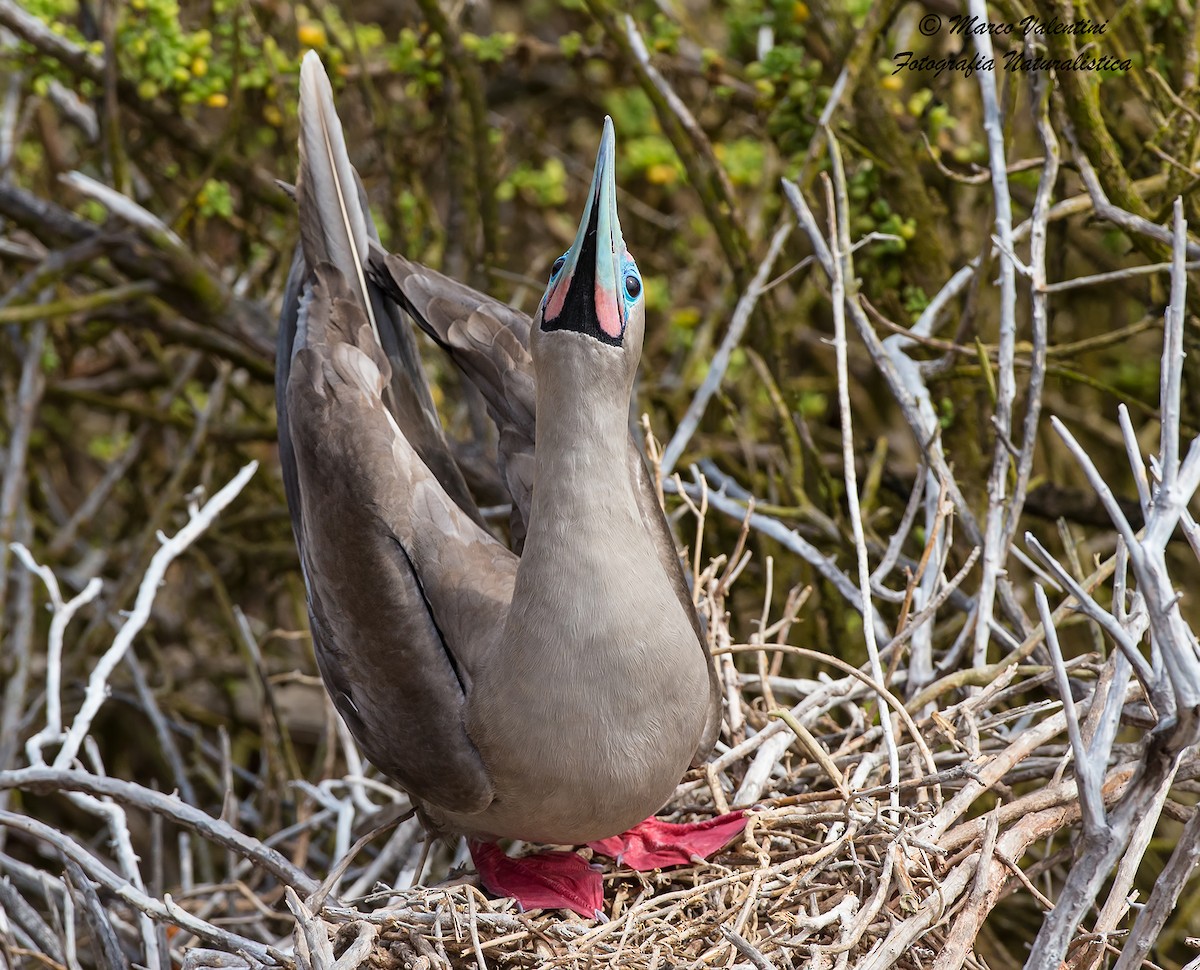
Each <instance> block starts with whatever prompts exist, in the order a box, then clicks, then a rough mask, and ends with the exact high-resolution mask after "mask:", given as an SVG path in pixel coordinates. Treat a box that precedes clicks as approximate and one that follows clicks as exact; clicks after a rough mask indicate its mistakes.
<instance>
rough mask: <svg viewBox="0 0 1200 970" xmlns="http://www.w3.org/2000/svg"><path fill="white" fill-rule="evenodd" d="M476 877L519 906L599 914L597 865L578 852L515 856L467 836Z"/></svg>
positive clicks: (601, 891)
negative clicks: (510, 898) (477, 874)
mask: <svg viewBox="0 0 1200 970" xmlns="http://www.w3.org/2000/svg"><path fill="white" fill-rule="evenodd" d="M467 846H468V847H469V848H470V850H471V859H472V860H473V861H474V863H475V870H476V871H477V872H478V873H479V880H480V882H482V883H483V885H484V887H485V888H487V890H488V891H489V892H491V893H493V894H495V895H497V896H510V897H512V898H513V899H515V900H516V901H517V903H518V904H519V905H520V906H521V908H522V909H570V910H574V911H575V912H576V913H578V914H579V915H580V916H585V917H587V918H588V919H593V918H596V917H598V916H601V915H602V914H601V907H602V906H603V904H604V883H603V881H602V879H601V878H600V873H599V871H598V870H597V868H594V867H593V866H592V865H590V864H589V863H588V861H587V860H586V859H584V858H583V856H581V855H579V853H577V852H539V853H538V854H536V855H528V856H522V857H521V858H519V859H514V858H512V857H511V856H509V855H507V854H505V852H504V850H503V849H501V848H500V846H498V845H496V843H495V842H481V841H478V840H476V839H468V840H467Z"/></svg>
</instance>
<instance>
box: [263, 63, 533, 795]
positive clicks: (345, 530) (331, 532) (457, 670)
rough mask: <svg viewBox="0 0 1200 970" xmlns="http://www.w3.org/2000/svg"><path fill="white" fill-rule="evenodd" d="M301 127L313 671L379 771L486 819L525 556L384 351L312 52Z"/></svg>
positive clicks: (284, 339)
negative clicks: (494, 704) (488, 718)
mask: <svg viewBox="0 0 1200 970" xmlns="http://www.w3.org/2000/svg"><path fill="white" fill-rule="evenodd" d="M301 122H302V124H301V128H302V135H301V166H300V178H299V179H298V182H297V200H298V203H299V206H300V216H301V239H302V248H303V253H302V255H300V256H298V258H297V259H296V260H295V261H294V263H293V267H292V275H291V277H290V278H289V280H288V287H287V295H286V300H285V305H284V312H283V315H282V317H281V321H280V359H279V362H278V364H277V374H276V397H277V403H278V406H279V430H280V458H281V463H282V466H283V473H284V480H285V484H286V486H287V492H288V505H289V508H290V510H291V513H292V521H293V525H294V527H295V532H296V539H297V544H298V546H299V549H300V557H301V564H302V567H303V570H304V578H305V584H306V586H307V588H308V598H309V615H310V619H311V622H312V632H313V643H314V648H315V651H316V656H317V662H318V665H319V667H320V669H321V673H322V676H323V678H324V680H325V683H326V686H327V687H328V689H329V692H330V694H331V696H332V697H333V700H334V703H335V704H336V705H337V708H338V711H339V712H340V713H341V715H342V717H343V718H344V719H345V721H346V723H347V724H348V725H349V726H350V728H351V730H352V732H353V733H354V735H355V737H356V738H357V740H358V742H359V744H361V745H362V747H363V749H364V752H365V753H366V754H367V756H368V757H369V758H370V759H371V760H372V761H373V762H374V763H375V764H376V765H377V766H378V767H379V768H380V769H381V770H383V771H384V772H386V773H387V774H388V775H389V776H391V777H393V778H395V779H396V780H397V781H398V782H400V783H401V784H402V785H404V787H405V788H407V789H408V790H409V791H410V792H411V793H412V794H413V795H414V796H415V797H417V798H418V799H421V800H424V801H428V802H432V803H433V804H435V805H438V806H440V807H443V808H445V809H448V810H452V811H455V812H476V811H480V810H482V809H483V808H485V807H486V806H487V805H488V804H489V803H490V801H491V798H492V789H491V781H490V779H489V777H488V775H487V772H486V770H485V768H484V766H483V764H482V762H481V760H480V758H479V755H478V752H477V751H476V749H475V747H474V745H473V743H472V742H471V739H470V738H469V737H468V735H467V733H466V730H465V728H464V725H463V704H464V698H465V695H466V693H467V691H468V690H469V688H470V683H471V677H472V671H473V670H475V669H477V664H478V663H479V659H480V657H481V656H482V655H483V654H484V653H486V651H487V649H488V648H489V647H490V646H491V644H492V643H494V642H495V640H496V639H497V637H498V635H499V632H500V630H502V629H503V624H504V621H505V618H506V616H507V611H508V607H509V603H510V601H511V598H512V584H513V579H514V577H515V574H516V563H517V560H516V557H515V556H514V555H513V554H512V553H510V552H509V551H508V550H506V549H504V548H503V547H502V546H500V544H499V543H497V542H496V540H495V539H493V538H492V537H491V536H490V535H488V534H487V533H486V532H485V531H484V530H483V529H482V528H481V527H480V526H479V525H478V524H477V523H476V522H475V521H474V519H473V518H472V516H471V514H470V511H471V510H473V508H474V507H473V505H470V499H469V496H466V491H465V488H463V489H462V494H463V495H464V496H466V503H467V505H466V507H464V503H463V500H462V498H460V497H457V496H454V495H453V494H452V492H454V491H456V486H455V484H454V480H453V477H452V476H451V477H448V478H443V475H445V474H446V469H445V461H447V460H449V453H448V450H446V449H445V448H444V445H445V440H444V438H442V437H441V433H440V428H436V429H435V426H436V415H435V414H434V413H433V411H432V404H431V403H430V402H429V395H428V388H427V387H426V386H425V384H424V376H423V375H422V374H421V373H420V368H419V365H418V364H417V362H416V357H415V353H411V354H409V353H407V352H406V351H404V350H403V349H402V348H401V346H400V344H399V343H393V346H392V348H391V352H390V353H387V354H385V352H384V347H385V346H387V342H388V341H387V338H384V344H383V345H382V346H381V343H380V338H381V337H383V334H384V333H386V332H387V328H388V326H389V324H388V322H387V319H386V316H385V313H387V312H391V313H395V312H396V308H395V307H391V306H387V305H386V304H387V301H384V300H382V299H381V298H380V296H379V294H378V293H377V292H375V293H372V290H371V287H370V286H369V284H368V282H367V280H366V278H365V275H364V273H363V271H362V264H361V262H360V261H359V260H360V259H361V258H362V257H363V256H365V253H366V250H367V248H368V246H369V237H370V231H369V217H368V216H367V215H366V211H365V209H364V207H363V206H362V204H361V200H360V197H359V194H358V190H357V184H356V181H355V176H354V173H353V169H352V168H351V167H350V164H349V160H348V157H347V156H346V152H345V146H344V143H343V142H342V135H341V129H340V126H339V125H338V123H337V118H336V115H335V114H334V113H333V105H332V97H331V94H330V92H329V88H328V82H327V80H326V79H325V77H324V73H323V71H322V70H321V68H320V62H319V60H316V59H315V55H313V56H312V57H310V58H307V59H306V60H305V64H304V67H303V69H302V73H301ZM377 307H379V308H380V309H379V311H378V312H377V311H376V308H377ZM395 319H397V320H399V318H398V317H396V318H395ZM400 322H401V323H402V322H403V321H400ZM396 339H397V340H402V338H401V337H396ZM408 339H409V341H410V342H411V335H409V338H408ZM409 350H411V347H410V348H409ZM393 362H397V369H399V370H401V371H403V372H404V373H402V374H401V375H399V380H397V379H394V378H396V377H397V375H395V374H394V372H393ZM405 382H411V383H407V384H406V383H405ZM435 431H436V433H435ZM460 481H461V480H460Z"/></svg>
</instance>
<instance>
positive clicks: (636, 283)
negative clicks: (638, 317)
mask: <svg viewBox="0 0 1200 970" xmlns="http://www.w3.org/2000/svg"><path fill="white" fill-rule="evenodd" d="M625 292H626V293H628V294H629V299H631V300H636V299H637V297H638V294H639V293H641V292H642V281H641V280H639V279H638V278H637V277H636V276H634V275H633V274H632V273H630V274H629V275H628V276H626V277H625Z"/></svg>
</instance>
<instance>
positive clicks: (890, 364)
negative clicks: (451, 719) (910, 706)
mask: <svg viewBox="0 0 1200 970" xmlns="http://www.w3.org/2000/svg"><path fill="white" fill-rule="evenodd" d="M783 191H784V194H785V195H786V196H787V198H788V202H790V203H791V206H792V209H793V210H794V211H795V213H796V218H797V219H798V220H799V222H800V228H802V229H803V230H804V232H805V234H806V235H807V236H808V238H809V241H810V242H811V243H812V246H813V250H814V251H815V252H816V255H817V260H818V262H820V264H821V267H822V268H823V269H824V270H825V275H826V276H828V277H829V278H830V279H832V278H833V255H832V253H831V252H830V250H829V245H828V243H827V242H826V241H825V238H824V237H823V236H822V235H821V231H820V228H819V227H818V225H817V220H816V218H815V217H814V216H813V214H812V210H811V209H810V208H809V207H808V202H807V201H806V200H805V198H804V195H803V193H801V191H800V189H799V188H798V187H797V186H796V185H795V184H794V183H792V182H789V181H787V180H786V179H785V180H784V181H783ZM846 309H847V310H848V311H849V314H850V319H851V320H852V321H853V322H854V326H855V329H856V330H857V331H858V334H859V337H860V338H861V339H862V341H863V343H864V344H865V345H866V347H867V351H868V352H869V353H870V355H871V360H872V361H873V362H874V364H875V366H876V368H877V369H878V370H879V372H880V374H882V375H883V378H884V380H885V381H886V382H887V385H888V390H889V391H890V392H891V395H892V398H893V400H895V401H896V403H897V404H898V405H899V406H900V410H901V412H902V413H903V414H904V419H905V421H906V422H907V423H908V426H909V428H910V429H911V431H912V434H913V436H914V438H915V439H916V442H917V445H918V446H919V447H920V448H921V449H922V451H923V452H924V453H925V454H926V456H927V458H928V460H929V462H930V464H931V466H932V467H933V469H934V471H935V472H936V473H937V476H938V479H939V481H942V482H945V483H946V488H947V490H948V492H949V494H950V498H951V500H952V501H953V502H954V508H955V511H956V512H957V513H958V518H959V521H960V522H961V523H962V524H963V528H964V529H965V530H966V532H967V539H968V541H969V542H971V544H972V545H980V544H981V543H982V538H983V537H982V534H981V533H980V531H979V525H978V523H977V522H976V521H975V516H974V514H973V513H972V511H971V507H970V506H969V505H968V504H967V501H966V499H965V498H964V497H963V494H962V491H961V489H959V487H958V483H957V482H956V481H955V480H954V476H953V474H952V473H951V471H950V466H949V465H948V464H947V462H946V456H945V452H943V450H942V444H941V441H940V440H938V439H937V438H936V437H931V436H930V435H929V434H928V431H927V428H926V422H925V421H924V420H923V418H922V416H921V409H920V406H919V403H918V398H917V395H916V394H915V393H914V392H913V390H912V389H911V388H910V386H909V384H908V382H907V381H906V380H905V379H904V378H903V376H902V375H901V373H900V372H899V371H898V369H897V368H896V365H895V362H894V361H893V360H892V358H891V356H890V355H889V354H888V352H887V349H886V348H885V347H884V346H883V343H882V341H880V339H879V336H878V335H877V334H876V333H875V331H874V329H873V328H872V327H871V322H870V321H869V320H868V319H867V315H866V313H865V312H864V311H863V308H862V307H861V306H860V305H859V303H858V301H857V300H852V301H848V302H847V304H846ZM926 394H928V392H926Z"/></svg>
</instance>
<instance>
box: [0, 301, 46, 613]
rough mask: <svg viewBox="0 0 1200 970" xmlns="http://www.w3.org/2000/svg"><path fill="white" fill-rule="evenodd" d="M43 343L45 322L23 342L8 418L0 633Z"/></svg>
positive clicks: (1, 495)
mask: <svg viewBox="0 0 1200 970" xmlns="http://www.w3.org/2000/svg"><path fill="white" fill-rule="evenodd" d="M45 342H46V322H45V321H44V320H43V321H42V322H41V323H39V324H37V325H35V326H34V328H33V330H32V332H31V333H30V334H29V339H28V340H27V341H26V342H25V353H24V358H23V360H22V362H21V379H20V381H19V382H18V384H17V407H16V412H15V413H14V414H13V415H12V417H11V422H12V430H11V431H10V433H9V445H8V454H7V455H6V456H5V466H4V485H3V487H2V488H0V633H3V630H4V609H5V604H6V602H7V598H8V556H9V548H10V545H9V544H10V543H11V541H12V538H13V526H14V523H15V521H16V518H17V508H18V506H19V504H20V501H21V497H22V495H24V493H25V460H26V457H27V456H28V454H29V439H30V435H31V434H32V432H33V422H34V418H35V416H36V414H37V409H38V404H39V403H40V402H41V399H42V390H43V388H44V387H45V383H46V382H45V376H44V375H43V373H42V347H43V346H44V345H45Z"/></svg>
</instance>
